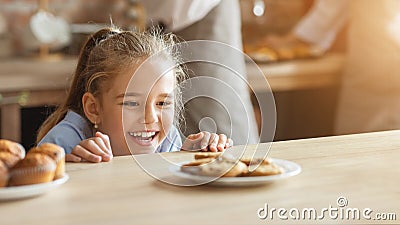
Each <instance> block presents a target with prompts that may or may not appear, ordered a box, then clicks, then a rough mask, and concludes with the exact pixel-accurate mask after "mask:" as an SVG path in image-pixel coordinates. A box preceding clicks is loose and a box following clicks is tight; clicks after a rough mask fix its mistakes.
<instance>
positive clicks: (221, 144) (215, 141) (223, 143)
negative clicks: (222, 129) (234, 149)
mask: <svg viewBox="0 0 400 225" xmlns="http://www.w3.org/2000/svg"><path fill="white" fill-rule="evenodd" d="M231 146H233V141H232V139H230V138H227V137H226V135H225V134H219V135H218V134H215V133H209V132H207V131H202V132H200V133H197V134H191V135H189V136H188V137H187V138H186V140H185V142H184V143H183V145H182V150H185V151H200V150H201V151H210V152H222V151H223V150H224V149H226V148H229V147H231Z"/></svg>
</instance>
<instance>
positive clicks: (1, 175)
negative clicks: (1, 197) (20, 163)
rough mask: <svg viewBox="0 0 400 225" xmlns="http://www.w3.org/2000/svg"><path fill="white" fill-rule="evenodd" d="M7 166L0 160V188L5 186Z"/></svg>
mask: <svg viewBox="0 0 400 225" xmlns="http://www.w3.org/2000/svg"><path fill="white" fill-rule="evenodd" d="M7 180H8V168H7V166H6V164H5V163H3V162H2V161H1V160H0V188H2V187H5V186H7Z"/></svg>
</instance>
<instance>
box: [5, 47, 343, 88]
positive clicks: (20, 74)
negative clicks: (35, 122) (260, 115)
mask: <svg viewBox="0 0 400 225" xmlns="http://www.w3.org/2000/svg"><path fill="white" fill-rule="evenodd" d="M76 63H77V60H76V59H75V58H63V59H61V60H53V61H42V60H38V59H7V60H1V61H0V93H1V92H10V91H21V90H29V91H32V90H54V89H66V88H67V87H68V85H69V82H70V79H71V75H72V74H73V72H74V69H75V67H76ZM343 65H344V56H343V55H341V54H327V55H326V56H324V57H321V58H316V59H304V60H292V61H287V62H279V63H270V64H258V66H259V68H260V69H261V71H262V72H263V74H264V76H265V77H266V78H267V80H268V82H269V84H270V86H271V88H272V90H274V91H285V90H298V89H307V88H315V87H324V86H329V85H335V84H337V82H338V81H339V78H340V74H341V71H342V69H343ZM247 73H248V75H247V77H248V82H249V84H250V85H251V87H252V88H253V89H254V90H256V91H263V90H265V85H264V84H263V82H260V79H264V78H263V77H261V76H257V75H256V74H258V73H257V69H256V68H253V67H248V68H247Z"/></svg>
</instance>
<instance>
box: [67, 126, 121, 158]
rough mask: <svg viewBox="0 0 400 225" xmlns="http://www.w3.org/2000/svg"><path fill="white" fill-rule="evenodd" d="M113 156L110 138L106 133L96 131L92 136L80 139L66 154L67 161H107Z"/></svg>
mask: <svg viewBox="0 0 400 225" xmlns="http://www.w3.org/2000/svg"><path fill="white" fill-rule="evenodd" d="M112 158H113V154H112V150H111V145H110V139H109V137H108V136H107V135H105V134H102V133H100V132H96V135H95V136H94V137H92V138H88V139H85V140H83V141H81V142H80V143H79V144H78V145H77V146H75V147H74V148H73V149H72V152H71V154H67V155H66V157H65V160H66V161H67V162H82V161H88V162H101V161H103V162H108V161H110V160H111V159H112Z"/></svg>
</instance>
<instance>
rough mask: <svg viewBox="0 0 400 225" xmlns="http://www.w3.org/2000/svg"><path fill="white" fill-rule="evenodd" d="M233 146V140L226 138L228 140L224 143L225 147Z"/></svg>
mask: <svg viewBox="0 0 400 225" xmlns="http://www.w3.org/2000/svg"><path fill="white" fill-rule="evenodd" d="M232 146H233V140H232V139H230V138H228V141H227V142H226V143H225V148H229V147H232Z"/></svg>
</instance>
